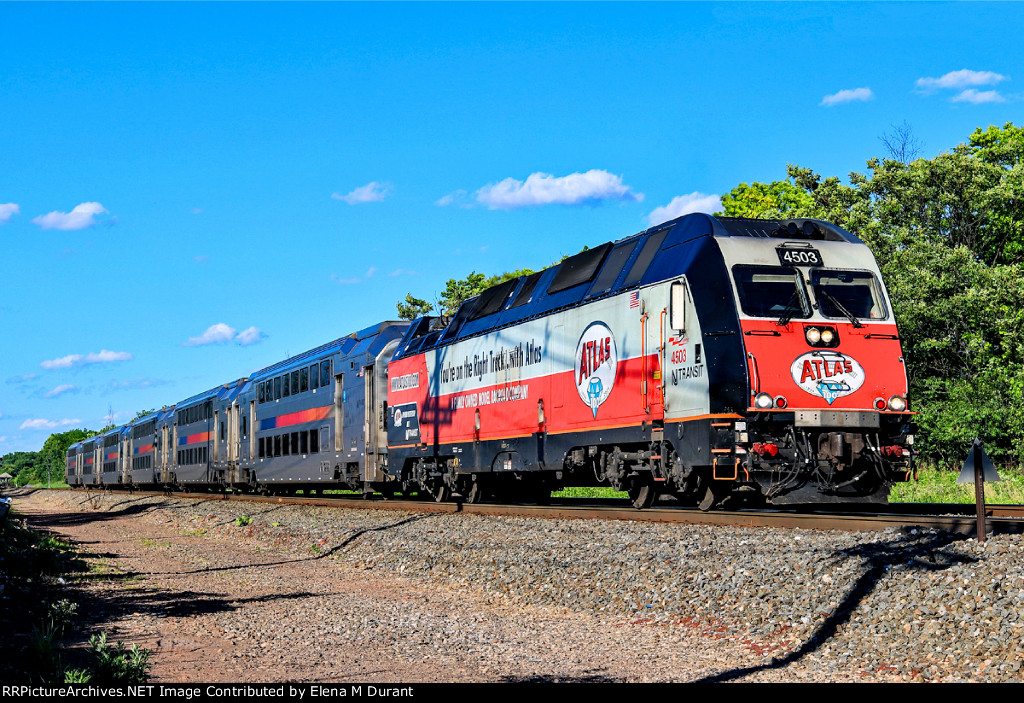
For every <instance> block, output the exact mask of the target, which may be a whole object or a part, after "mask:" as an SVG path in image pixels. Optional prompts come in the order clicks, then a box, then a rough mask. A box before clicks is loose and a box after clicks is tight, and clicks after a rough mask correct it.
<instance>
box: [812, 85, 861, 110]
mask: <svg viewBox="0 0 1024 703" xmlns="http://www.w3.org/2000/svg"><path fill="white" fill-rule="evenodd" d="M874 99H875V94H874V93H872V92H871V88H853V89H847V90H840V91H839V92H838V93H833V94H832V95H826V96H825V97H824V98H822V99H821V102H820V103H818V104H819V105H824V106H825V107H832V106H833V105H842V104H843V103H853V102H865V101H868V100H874Z"/></svg>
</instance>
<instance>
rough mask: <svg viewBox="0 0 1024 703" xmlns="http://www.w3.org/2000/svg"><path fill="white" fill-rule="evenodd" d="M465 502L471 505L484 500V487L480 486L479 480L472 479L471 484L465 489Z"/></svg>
mask: <svg viewBox="0 0 1024 703" xmlns="http://www.w3.org/2000/svg"><path fill="white" fill-rule="evenodd" d="M466 502H467V503H469V504H471V505H475V504H476V503H483V502H484V489H483V488H482V487H481V486H480V482H479V481H473V485H471V486H470V487H469V490H468V491H466Z"/></svg>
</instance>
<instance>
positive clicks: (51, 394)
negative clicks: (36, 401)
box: [45, 383, 78, 398]
mask: <svg viewBox="0 0 1024 703" xmlns="http://www.w3.org/2000/svg"><path fill="white" fill-rule="evenodd" d="M77 390H78V386H72V385H71V384H68V383H65V384H64V385H60V386H57V387H56V388H54V389H53V390H52V391H48V392H47V393H45V395H46V397H47V398H56V397H57V396H58V395H61V394H63V393H70V392H71V391H77Z"/></svg>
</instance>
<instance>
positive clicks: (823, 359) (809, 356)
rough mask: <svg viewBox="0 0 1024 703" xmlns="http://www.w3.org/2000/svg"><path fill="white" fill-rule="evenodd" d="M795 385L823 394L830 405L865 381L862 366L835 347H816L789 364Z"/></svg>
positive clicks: (809, 391) (808, 391)
mask: <svg viewBox="0 0 1024 703" xmlns="http://www.w3.org/2000/svg"><path fill="white" fill-rule="evenodd" d="M790 372H791V373H792V375H793V380H794V381H795V382H796V385H798V386H800V388H801V389H802V390H803V391H805V392H806V393H810V394H811V395H817V396H821V397H822V398H824V399H825V400H826V401H827V402H828V404H829V405H832V403H833V402H835V399H836V398H842V397H843V396H846V395H850V394H851V393H853V392H854V391H856V390H857V389H858V388H860V387H861V386H862V385H864V368H863V367H862V366H861V365H860V364H859V363H857V361H856V360H855V359H854V358H852V357H849V356H846V355H845V354H841V353H839V352H836V351H826V350H819V351H813V352H808V353H806V354H803V355H801V356H798V357H797V358H796V360H794V361H793V366H792V367H791V368H790Z"/></svg>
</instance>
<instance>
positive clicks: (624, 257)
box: [395, 213, 863, 358]
mask: <svg viewBox="0 0 1024 703" xmlns="http://www.w3.org/2000/svg"><path fill="white" fill-rule="evenodd" d="M714 237H752V238H779V239H783V238H784V239H786V240H793V239H808V240H825V241H840V242H849V243H852V244H863V242H862V241H861V240H860V239H859V238H858V237H857V236H855V235H853V234H851V233H850V232H847V231H846V230H844V229H842V228H841V227H837V226H836V225H833V224H830V223H828V222H824V221H822V220H814V219H793V220H755V219H748V218H737V217H712V216H711V215H705V214H703V213H693V214H690V215H684V216H682V217H679V218H676V219H674V220H669V221H668V222H664V223H662V224H660V225H657V226H655V227H651V228H650V229H647V230H644V231H643V232H640V233H638V234H634V235H631V236H629V237H625V238H623V239H620V240H618V241H615V242H608V243H605V244H601V245H599V246H597V247H594V248H592V249H586V250H584V251H581V252H580V253H578V254H576V255H574V256H570V257H568V258H566V259H565V260H564V261H562V262H560V263H558V264H555V265H554V266H551V267H549V268H546V269H544V270H542V271H538V272H536V273H532V274H529V275H526V276H520V277H519V278H516V279H513V280H511V281H506V282H504V283H500V284H498V285H496V286H493V287H491V288H488V289H487V290H485V291H483V292H482V293H480V295H478V296H476V297H474V298H471V299H469V300H467V301H465V302H463V303H462V305H461V306H460V307H459V309H458V311H457V312H456V313H455V315H454V316H453V317H452V319H451V321H450V322H449V323H448V325H447V326H445V327H444V328H442V329H436V326H437V325H436V322H435V321H436V320H437V318H421V319H420V320H418V321H416V322H415V323H413V325H412V326H411V327H410V328H409V330H407V332H406V335H405V337H404V338H403V340H402V342H401V343H400V344H399V346H398V349H397V350H396V352H395V357H396V358H399V357H402V356H407V355H410V354H415V353H417V352H420V351H424V350H426V349H431V348H434V347H438V346H444V345H446V344H448V343H450V342H453V341H455V340H457V339H465V338H467V337H472V336H475V335H477V334H482V333H484V332H487V331H489V330H493V329H499V328H501V327H506V326H508V325H511V324H515V323H518V322H522V321H524V320H528V319H531V318H535V317H539V316H541V315H544V314H547V313H550V312H553V311H555V310H560V309H564V308H569V307H573V306H575V305H580V304H582V303H585V302H590V301H592V300H597V299H600V298H605V297H610V296H612V295H617V294H619V293H621V292H623V291H625V290H630V289H633V288H639V287H642V286H645V285H648V284H651V283H656V282H657V281H662V280H665V279H667V278H670V277H671V276H673V275H676V273H677V272H678V271H680V270H683V269H684V268H685V266H686V265H687V264H688V263H689V260H690V259H691V258H693V257H694V256H696V254H697V253H698V251H699V250H700V247H699V246H698V247H688V248H686V249H679V250H676V252H674V253H673V255H671V256H666V255H665V253H666V252H668V251H669V250H671V249H672V248H673V247H676V246H678V245H680V244H683V243H686V242H691V241H694V240H697V239H701V238H706V239H708V240H710V239H711V238H714Z"/></svg>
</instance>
